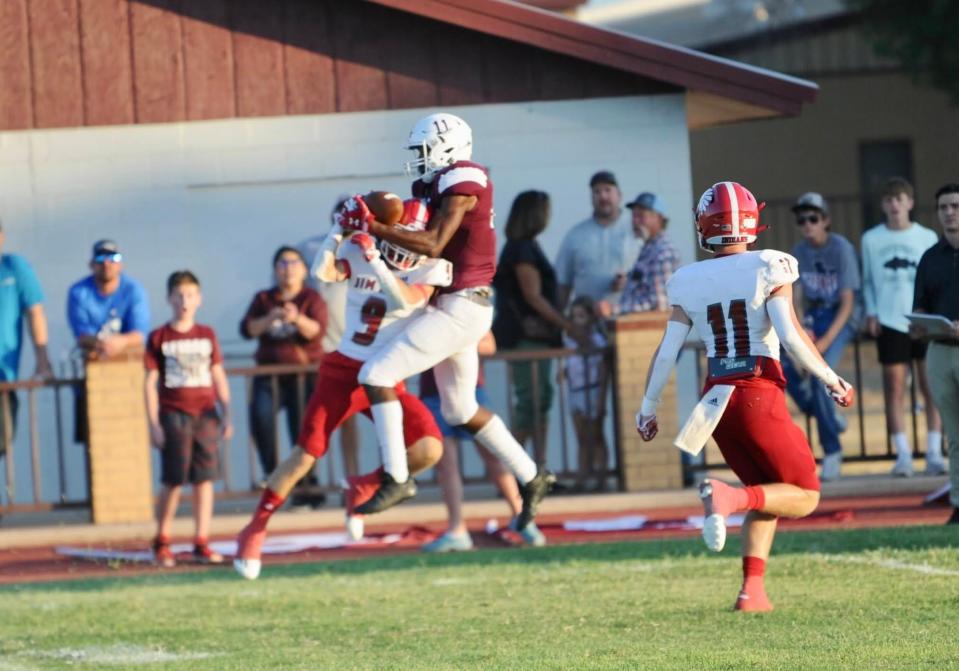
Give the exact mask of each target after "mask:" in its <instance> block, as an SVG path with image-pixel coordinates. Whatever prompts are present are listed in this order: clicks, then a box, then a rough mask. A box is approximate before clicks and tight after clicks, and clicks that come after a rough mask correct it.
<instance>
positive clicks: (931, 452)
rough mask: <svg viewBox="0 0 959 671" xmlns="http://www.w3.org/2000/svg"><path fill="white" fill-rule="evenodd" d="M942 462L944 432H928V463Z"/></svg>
mask: <svg viewBox="0 0 959 671" xmlns="http://www.w3.org/2000/svg"><path fill="white" fill-rule="evenodd" d="M930 460H932V461H942V431H927V432H926V461H930Z"/></svg>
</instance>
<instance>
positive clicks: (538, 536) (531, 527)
mask: <svg viewBox="0 0 959 671" xmlns="http://www.w3.org/2000/svg"><path fill="white" fill-rule="evenodd" d="M515 524H516V520H515V519H514V520H513V521H512V522H510V528H512V529H513V530H514V531H515ZM516 533H517V534H519V537H520V538H522V539H523V543H525V544H526V545H532V546H533V547H534V548H540V547H543V546H544V545H546V536H545V535H544V534H543V532H542V531H540V530H539V527H538V526H536V522H530V523H529V524H527V525H526V526H525V527H523V529H522V530H521V531H517V532H516Z"/></svg>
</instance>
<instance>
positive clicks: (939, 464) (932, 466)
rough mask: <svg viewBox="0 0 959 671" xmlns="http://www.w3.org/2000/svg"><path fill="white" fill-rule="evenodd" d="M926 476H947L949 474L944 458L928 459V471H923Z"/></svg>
mask: <svg viewBox="0 0 959 671" xmlns="http://www.w3.org/2000/svg"><path fill="white" fill-rule="evenodd" d="M923 472H924V473H925V474H926V475H945V474H946V473H947V472H948V469H947V468H946V462H945V461H944V460H943V458H942V457H939V458H938V459H930V458H929V457H928V456H927V457H926V470H925V471H923Z"/></svg>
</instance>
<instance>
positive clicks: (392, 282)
mask: <svg viewBox="0 0 959 671" xmlns="http://www.w3.org/2000/svg"><path fill="white" fill-rule="evenodd" d="M369 264H370V268H372V269H373V272H374V273H375V274H376V279H378V280H379V281H380V288H381V289H382V290H383V293H384V294H386V297H387V298H388V299H389V301H390V303H391V304H392V305H391V306H390V308H391V309H397V308H398V309H402V310H405V309H407V308H415V307H419V306H420V305H423V303H425V302H426V300H425V299H422V300H418V301H416V302H415V303H411V302H409V301H407V300H406V294H405V292H404V291H403V287H402V286H400V283H401V282H402V280H400V279H399V278H398V277H397V276H396V275H394V274H393V271H392V270H390V268H389V266H387V265H386V262H385V261H384V260H383V259H382V258H380V257H379V256H377V257H376V258H375V259H373V260H372V261H370V262H369Z"/></svg>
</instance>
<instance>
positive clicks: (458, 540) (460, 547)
mask: <svg viewBox="0 0 959 671" xmlns="http://www.w3.org/2000/svg"><path fill="white" fill-rule="evenodd" d="M472 549H473V539H472V538H471V537H470V534H469V532H468V531H467V532H466V533H464V534H451V533H450V532H448V531H447V532H446V533H445V534H443V535H442V536H440V537H439V538H437V539H436V540H434V541H431V542H429V543H427V544H426V545H424V546H423V548H422V550H423V552H432V553H436V554H440V553H446V552H468V551H469V550H472Z"/></svg>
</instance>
